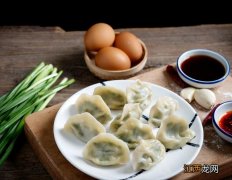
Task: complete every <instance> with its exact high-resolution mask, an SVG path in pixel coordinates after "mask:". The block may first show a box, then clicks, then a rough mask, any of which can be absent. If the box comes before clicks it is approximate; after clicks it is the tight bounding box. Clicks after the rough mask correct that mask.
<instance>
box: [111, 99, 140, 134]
mask: <svg viewBox="0 0 232 180" xmlns="http://www.w3.org/2000/svg"><path fill="white" fill-rule="evenodd" d="M141 115H142V110H141V109H140V106H139V104H138V103H136V104H125V106H124V107H123V111H122V114H119V115H118V116H116V117H115V118H114V120H113V121H112V122H111V124H110V131H111V132H112V133H116V131H117V130H118V128H120V127H121V126H122V125H123V124H124V122H125V121H126V120H128V119H129V118H136V119H140V117H141Z"/></svg>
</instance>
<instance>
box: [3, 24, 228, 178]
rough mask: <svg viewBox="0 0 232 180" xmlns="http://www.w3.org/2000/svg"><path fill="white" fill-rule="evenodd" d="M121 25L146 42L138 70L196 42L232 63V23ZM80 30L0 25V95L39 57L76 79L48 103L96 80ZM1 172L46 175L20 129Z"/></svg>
mask: <svg viewBox="0 0 232 180" xmlns="http://www.w3.org/2000/svg"><path fill="white" fill-rule="evenodd" d="M124 30H127V31H130V32H132V33H134V34H136V35H137V36H138V37H139V38H140V39H141V40H142V41H143V42H144V43H145V44H146V46H147V48H148V62H147V64H146V66H145V68H144V70H143V71H141V72H140V73H143V72H147V71H149V70H152V69H153V68H157V67H161V66H163V65H166V64H170V63H173V62H175V61H176V59H177V57H178V56H179V55H180V54H181V53H182V52H184V51H186V50H189V49H194V48H206V49H210V50H214V51H217V52H219V53H221V54H222V55H224V56H225V57H226V58H227V59H228V61H229V62H230V64H232V24H222V25H201V26H189V27H177V28H176V27H170V28H134V29H118V30H117V31H124ZM83 35H84V32H83V31H70V32H65V31H63V30H61V29H60V28H44V27H43V28H41V27H39V28H38V27H19V28H18V27H10V28H8V27H0V77H1V78H0V95H2V94H4V93H6V92H8V91H9V90H10V89H12V88H13V87H14V86H15V85H16V84H17V83H18V82H19V81H21V80H22V79H23V78H24V77H25V76H26V75H27V74H28V73H29V72H31V70H32V69H33V68H34V67H35V66H36V65H37V64H39V63H40V62H41V61H44V62H46V63H52V64H53V65H55V66H57V67H58V68H59V69H62V70H64V74H63V76H67V77H74V78H75V79H76V83H75V84H73V85H72V86H71V87H69V88H67V89H65V90H63V91H61V92H59V93H58V94H57V95H56V96H55V98H54V99H53V100H52V101H51V103H50V104H49V106H52V105H55V104H57V103H60V102H63V101H65V100H66V99H67V98H68V97H69V96H70V95H71V94H73V93H75V92H76V91H78V90H80V89H82V88H83V87H86V86H89V85H91V84H94V83H96V82H98V81H99V79H98V78H96V77H95V76H93V75H92V74H91V73H90V72H89V71H88V69H87V67H86V65H85V63H84V59H83V52H84V47H83ZM0 173H1V178H2V179H20V178H25V177H27V178H29V179H30V178H33V179H41V178H43V179H50V176H49V175H48V174H47V172H46V171H45V169H44V168H43V166H42V165H41V164H40V163H39V161H38V159H37V157H36V156H35V155H34V153H33V152H32V149H31V147H30V145H29V144H28V142H27V140H26V138H25V137H24V135H22V136H21V137H20V139H19V143H18V144H17V146H16V147H15V148H14V152H13V153H12V155H11V156H10V158H9V159H8V160H7V161H6V163H5V165H4V166H3V167H2V168H1V169H0Z"/></svg>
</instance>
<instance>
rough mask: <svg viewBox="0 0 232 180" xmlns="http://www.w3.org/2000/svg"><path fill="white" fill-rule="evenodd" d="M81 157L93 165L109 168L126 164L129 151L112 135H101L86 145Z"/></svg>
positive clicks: (128, 158) (125, 145)
mask: <svg viewBox="0 0 232 180" xmlns="http://www.w3.org/2000/svg"><path fill="white" fill-rule="evenodd" d="M83 156H84V158H85V159H86V160H90V161H91V162H93V163H94V164H97V165H100V166H111V165H118V164H126V163H128V162H129V160H130V150H129V148H128V146H127V144H126V143H125V142H123V141H122V140H121V139H119V138H117V137H116V136H114V135H113V134H110V133H101V134H99V135H97V136H95V137H93V138H92V139H91V140H90V141H89V142H88V143H87V144H86V146H85V147H84V151H83Z"/></svg>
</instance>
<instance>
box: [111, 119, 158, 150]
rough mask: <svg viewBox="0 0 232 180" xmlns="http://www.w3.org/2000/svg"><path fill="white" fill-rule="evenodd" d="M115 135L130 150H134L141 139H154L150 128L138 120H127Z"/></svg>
mask: <svg viewBox="0 0 232 180" xmlns="http://www.w3.org/2000/svg"><path fill="white" fill-rule="evenodd" d="M115 135H116V136H117V137H118V138H120V139H122V140H123V141H125V142H126V143H127V145H128V147H129V148H130V149H134V148H136V146H137V145H138V144H139V141H140V140H142V139H154V138H155V137H154V134H153V131H152V127H151V126H150V125H148V124H144V123H142V122H141V121H139V120H138V119H135V118H129V119H128V120H127V121H126V122H125V123H124V124H123V125H122V126H121V127H120V128H119V129H118V130H117V132H116V133H115Z"/></svg>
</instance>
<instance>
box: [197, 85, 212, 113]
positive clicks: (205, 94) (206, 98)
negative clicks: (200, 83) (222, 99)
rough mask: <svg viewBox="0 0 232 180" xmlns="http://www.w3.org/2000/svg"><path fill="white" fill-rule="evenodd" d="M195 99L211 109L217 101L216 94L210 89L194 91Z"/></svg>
mask: <svg viewBox="0 0 232 180" xmlns="http://www.w3.org/2000/svg"><path fill="white" fill-rule="evenodd" d="M194 99H195V101H196V102H197V103H198V104H199V105H201V106H202V107H204V108H206V109H211V108H212V107H213V106H214V105H215V103H216V96H215V94H214V92H213V91H211V90H209V89H199V90H196V91H195V93H194Z"/></svg>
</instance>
